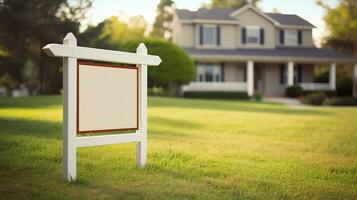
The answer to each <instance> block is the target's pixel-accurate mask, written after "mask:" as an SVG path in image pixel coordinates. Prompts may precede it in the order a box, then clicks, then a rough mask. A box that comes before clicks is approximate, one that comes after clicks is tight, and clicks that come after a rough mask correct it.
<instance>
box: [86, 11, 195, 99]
mask: <svg viewBox="0 0 357 200" xmlns="http://www.w3.org/2000/svg"><path fill="white" fill-rule="evenodd" d="M137 19H138V18H137V17H134V20H137ZM130 21H132V20H130V19H129V23H130V25H129V24H128V23H126V22H124V21H120V20H119V19H118V18H116V17H114V18H113V17H112V18H110V19H108V20H105V21H104V22H102V23H100V24H98V26H96V27H90V28H88V29H87V30H86V31H85V32H84V33H83V34H82V35H81V38H80V41H81V43H83V44H85V45H86V46H88V44H89V46H93V47H100V48H107V49H113V50H121V51H130V52H135V51H136V48H137V47H138V45H139V44H140V43H141V42H144V43H145V45H146V46H147V48H148V51H149V53H150V54H154V55H159V56H160V57H161V59H162V60H163V61H162V63H161V64H160V66H159V67H150V68H149V71H148V72H149V73H148V83H149V87H153V86H158V87H163V88H164V89H166V91H167V90H171V89H176V91H175V92H176V93H177V91H178V88H179V86H180V85H182V84H187V83H189V82H190V81H191V80H193V79H194V74H195V71H194V70H195V67H194V63H193V61H192V59H191V58H190V57H189V55H188V54H187V53H186V52H185V51H184V50H183V49H181V48H179V47H178V46H176V45H175V44H173V43H171V42H169V41H166V40H163V39H146V38H145V35H144V24H146V23H143V22H140V21H141V20H139V21H137V23H132V22H130ZM127 33H130V34H127Z"/></svg>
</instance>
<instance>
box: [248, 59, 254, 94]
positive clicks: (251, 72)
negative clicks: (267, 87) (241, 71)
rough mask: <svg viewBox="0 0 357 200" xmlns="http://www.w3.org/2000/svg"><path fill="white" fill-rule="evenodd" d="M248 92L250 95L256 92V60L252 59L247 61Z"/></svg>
mask: <svg viewBox="0 0 357 200" xmlns="http://www.w3.org/2000/svg"><path fill="white" fill-rule="evenodd" d="M247 93H248V96H250V97H251V96H253V94H254V62H253V61H252V60H249V61H248V62H247Z"/></svg>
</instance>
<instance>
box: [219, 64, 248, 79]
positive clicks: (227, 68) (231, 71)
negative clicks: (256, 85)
mask: <svg viewBox="0 0 357 200" xmlns="http://www.w3.org/2000/svg"><path fill="white" fill-rule="evenodd" d="M245 67H246V66H245V64H244V63H225V64H224V80H225V82H244V73H245Z"/></svg>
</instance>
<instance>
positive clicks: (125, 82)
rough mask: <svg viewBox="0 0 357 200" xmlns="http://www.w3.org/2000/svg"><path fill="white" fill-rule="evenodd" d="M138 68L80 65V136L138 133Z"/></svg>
mask: <svg viewBox="0 0 357 200" xmlns="http://www.w3.org/2000/svg"><path fill="white" fill-rule="evenodd" d="M138 95H139V92H138V68H136V67H132V66H114V65H106V64H93V63H85V62H78V66H77V133H88V132H106V131H118V130H137V129H138V127H139V122H138V117H139V116H138V115H139V106H138V105H139V102H138V101H139V97H138Z"/></svg>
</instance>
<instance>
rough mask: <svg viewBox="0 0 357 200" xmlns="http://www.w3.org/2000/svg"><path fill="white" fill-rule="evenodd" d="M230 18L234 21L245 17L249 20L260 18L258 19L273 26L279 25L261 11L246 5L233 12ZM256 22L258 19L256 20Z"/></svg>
mask: <svg viewBox="0 0 357 200" xmlns="http://www.w3.org/2000/svg"><path fill="white" fill-rule="evenodd" d="M230 16H231V17H234V18H235V19H237V20H238V21H240V20H241V18H242V17H244V18H245V17H246V16H249V17H251V18H260V19H263V20H265V21H267V22H270V23H272V24H274V25H276V26H277V25H279V23H278V22H277V21H276V20H274V19H273V18H271V17H270V16H268V15H267V14H265V13H263V12H262V11H260V10H259V9H257V8H256V7H254V6H252V5H247V6H244V7H242V8H240V9H238V10H236V11H234V12H232V13H231V14H230ZM256 20H258V19H256ZM259 21H261V20H259Z"/></svg>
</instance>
